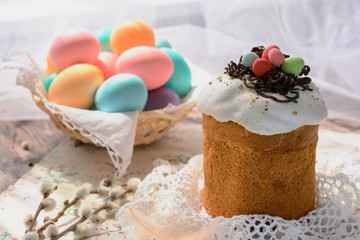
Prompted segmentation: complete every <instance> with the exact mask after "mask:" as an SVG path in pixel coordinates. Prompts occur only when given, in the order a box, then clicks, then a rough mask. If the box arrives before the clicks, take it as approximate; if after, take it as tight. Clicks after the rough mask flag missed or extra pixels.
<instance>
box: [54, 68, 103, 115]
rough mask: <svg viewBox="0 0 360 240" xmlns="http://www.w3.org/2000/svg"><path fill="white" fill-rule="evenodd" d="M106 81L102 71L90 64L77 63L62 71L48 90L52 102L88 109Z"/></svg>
mask: <svg viewBox="0 0 360 240" xmlns="http://www.w3.org/2000/svg"><path fill="white" fill-rule="evenodd" d="M103 82H104V75H103V73H102V71H101V70H100V69H99V68H98V67H96V66H94V65H90V64H75V65H72V66H70V67H68V68H66V69H64V70H63V71H61V72H60V73H59V74H58V75H57V76H56V77H55V79H54V80H53V82H52V83H51V85H50V88H49V92H48V100H49V101H50V102H53V103H56V104H60V105H64V106H68V107H75V108H83V109H87V108H89V107H91V106H92V105H93V104H94V97H95V93H96V90H97V89H98V87H100V85H101V84H102V83H103Z"/></svg>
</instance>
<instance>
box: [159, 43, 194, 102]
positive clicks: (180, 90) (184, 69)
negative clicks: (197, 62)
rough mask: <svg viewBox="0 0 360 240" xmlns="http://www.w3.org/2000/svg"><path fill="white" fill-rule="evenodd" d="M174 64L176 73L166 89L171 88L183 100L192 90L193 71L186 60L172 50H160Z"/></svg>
mask: <svg viewBox="0 0 360 240" xmlns="http://www.w3.org/2000/svg"><path fill="white" fill-rule="evenodd" d="M160 50H161V51H162V52H164V53H166V54H167V55H168V56H169V57H170V58H171V60H172V61H173V63H174V72H173V74H172V75H171V77H170V79H169V80H168V81H167V82H166V83H165V85H164V86H165V87H168V88H171V89H172V90H173V91H174V92H176V93H177V94H178V95H179V96H180V97H181V98H182V97H185V96H186V95H187V94H188V93H189V92H190V91H191V89H192V86H191V71H190V68H189V66H188V64H187V63H186V61H185V59H184V58H183V57H182V56H181V55H180V54H179V53H177V52H176V51H174V50H172V49H170V48H160Z"/></svg>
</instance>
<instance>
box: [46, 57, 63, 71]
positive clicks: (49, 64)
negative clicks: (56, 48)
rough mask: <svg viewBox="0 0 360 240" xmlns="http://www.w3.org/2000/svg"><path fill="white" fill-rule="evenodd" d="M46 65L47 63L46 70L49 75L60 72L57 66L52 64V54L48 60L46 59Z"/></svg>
mask: <svg viewBox="0 0 360 240" xmlns="http://www.w3.org/2000/svg"><path fill="white" fill-rule="evenodd" d="M46 63H47V68H46V72H47V74H48V75H51V74H53V73H56V72H59V71H60V70H59V69H58V68H57V67H55V65H54V64H53V63H52V61H51V59H50V54H49V53H48V55H47V58H46Z"/></svg>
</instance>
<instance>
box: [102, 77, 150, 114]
mask: <svg viewBox="0 0 360 240" xmlns="http://www.w3.org/2000/svg"><path fill="white" fill-rule="evenodd" d="M147 97H148V92H147V89H146V86H145V84H144V82H143V81H142V80H141V79H140V78H139V77H138V76H135V75H133V74H128V73H121V74H116V75H114V76H112V77H110V78H109V79H108V80H106V81H105V82H104V83H103V84H102V85H101V86H100V87H99V89H98V90H97V92H96V96H95V104H96V107H97V108H98V109H99V110H100V111H103V112H131V111H141V110H142V109H143V108H144V106H145V104H146V100H147Z"/></svg>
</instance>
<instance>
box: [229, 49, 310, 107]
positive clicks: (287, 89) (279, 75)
mask: <svg viewBox="0 0 360 240" xmlns="http://www.w3.org/2000/svg"><path fill="white" fill-rule="evenodd" d="M251 51H252V52H255V53H256V54H257V55H258V56H259V57H261V55H262V53H263V51H264V47H263V46H259V47H254V48H253V49H252V50H251ZM284 56H285V58H286V57H289V55H285V54H284ZM241 58H242V56H241ZM241 58H240V61H239V63H238V64H236V63H235V62H233V61H231V62H230V63H229V64H228V66H227V67H226V68H225V70H226V71H225V73H227V74H228V75H229V76H231V77H234V78H238V79H240V80H242V81H243V82H244V85H245V86H246V87H247V88H250V89H253V90H254V91H255V92H256V93H257V94H259V95H260V96H262V97H265V98H271V99H273V100H274V101H277V102H284V103H288V102H294V103H297V99H298V98H299V91H312V89H311V88H310V87H309V84H310V82H311V78H309V77H299V76H303V75H304V76H307V75H308V74H309V72H310V67H309V66H307V65H305V66H304V68H303V69H302V71H301V73H300V74H299V76H295V75H293V74H286V73H284V72H282V71H281V69H280V66H276V67H273V68H272V69H271V70H270V71H269V72H268V73H266V74H265V76H263V77H261V78H259V77H257V76H255V75H254V73H253V72H252V70H251V68H249V67H245V66H244V65H242V64H241ZM244 76H246V77H244ZM269 93H277V94H280V95H281V96H284V97H285V98H286V99H278V98H276V97H274V96H271V95H268V94H269Z"/></svg>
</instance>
